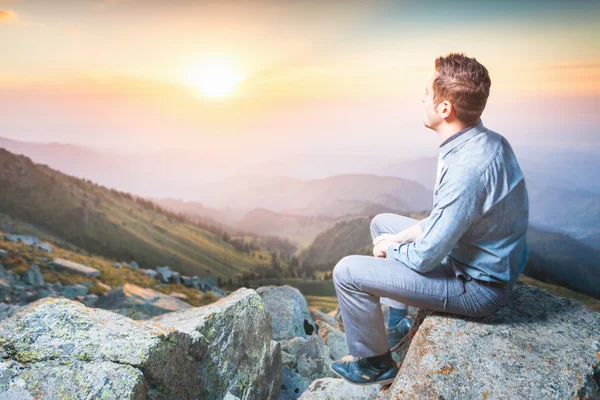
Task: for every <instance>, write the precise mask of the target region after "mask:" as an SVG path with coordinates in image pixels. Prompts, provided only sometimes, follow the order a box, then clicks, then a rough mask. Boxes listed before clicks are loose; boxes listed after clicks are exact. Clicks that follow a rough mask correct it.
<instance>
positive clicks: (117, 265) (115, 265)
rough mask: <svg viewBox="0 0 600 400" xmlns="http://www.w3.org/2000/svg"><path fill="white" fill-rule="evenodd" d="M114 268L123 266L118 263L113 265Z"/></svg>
mask: <svg viewBox="0 0 600 400" xmlns="http://www.w3.org/2000/svg"><path fill="white" fill-rule="evenodd" d="M113 267H115V268H121V267H122V264H121V263H120V262H116V263H114V264H113Z"/></svg>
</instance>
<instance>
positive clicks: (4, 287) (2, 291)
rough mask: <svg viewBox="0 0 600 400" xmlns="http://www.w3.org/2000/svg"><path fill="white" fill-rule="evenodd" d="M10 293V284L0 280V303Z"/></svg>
mask: <svg viewBox="0 0 600 400" xmlns="http://www.w3.org/2000/svg"><path fill="white" fill-rule="evenodd" d="M11 292H12V287H11V286H10V283H8V282H7V281H5V280H4V279H3V278H0V301H2V300H3V299H4V298H5V297H6V296H8V295H10V293H11Z"/></svg>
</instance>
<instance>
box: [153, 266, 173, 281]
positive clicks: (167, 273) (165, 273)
mask: <svg viewBox="0 0 600 400" xmlns="http://www.w3.org/2000/svg"><path fill="white" fill-rule="evenodd" d="M156 272H157V273H158V277H159V278H160V280H161V282H163V283H169V282H170V281H171V277H172V276H173V271H171V268H169V267H166V266H165V267H156Z"/></svg>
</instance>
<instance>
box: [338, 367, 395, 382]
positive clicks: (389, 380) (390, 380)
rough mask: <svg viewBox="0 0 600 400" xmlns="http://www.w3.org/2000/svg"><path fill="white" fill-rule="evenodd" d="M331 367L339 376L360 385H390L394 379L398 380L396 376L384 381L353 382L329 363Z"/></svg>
mask: <svg viewBox="0 0 600 400" xmlns="http://www.w3.org/2000/svg"><path fill="white" fill-rule="evenodd" d="M329 369H330V370H331V372H333V373H334V374H336V375H337V376H339V377H340V378H342V379H343V380H345V381H346V382H348V383H351V384H353V385H358V386H367V385H389V384H390V383H394V381H395V380H396V377H393V378H390V379H385V380H383V381H374V382H364V383H356V382H352V381H351V380H348V379H346V378H345V377H343V376H342V375H340V374H339V373H338V372H337V371H336V370H334V369H333V368H331V365H329Z"/></svg>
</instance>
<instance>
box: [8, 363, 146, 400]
mask: <svg viewBox="0 0 600 400" xmlns="http://www.w3.org/2000/svg"><path fill="white" fill-rule="evenodd" d="M0 376H2V379H0V398H2V399H14V400H19V399H23V400H25V399H32V400H33V399H34V398H36V399H37V398H40V399H41V398H44V399H100V398H105V399H132V400H133V399H136V400H137V399H140V400H141V399H147V398H148V385H147V383H146V380H145V379H144V375H143V373H142V372H141V371H140V370H139V369H137V368H135V367H132V366H130V365H120V364H116V363H112V362H103V361H100V362H84V361H79V360H75V361H73V362H71V363H69V364H63V363H61V362H57V361H54V360H52V361H43V362H35V363H31V364H24V365H22V364H21V363H18V362H16V361H13V360H9V361H5V362H0ZM41 376H43V377H44V378H43V379H40V377H41Z"/></svg>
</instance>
